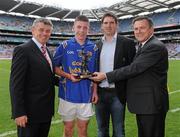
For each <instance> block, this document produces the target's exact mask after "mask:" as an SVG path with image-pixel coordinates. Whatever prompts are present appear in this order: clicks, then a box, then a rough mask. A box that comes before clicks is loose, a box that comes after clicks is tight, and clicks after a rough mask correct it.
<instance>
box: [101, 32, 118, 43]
mask: <svg viewBox="0 0 180 137" xmlns="http://www.w3.org/2000/svg"><path fill="white" fill-rule="evenodd" d="M116 39H117V32H116V33H115V34H114V36H113V39H112V40H116ZM102 41H103V42H104V41H106V37H105V36H103V37H102Z"/></svg>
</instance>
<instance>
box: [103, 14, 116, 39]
mask: <svg viewBox="0 0 180 137" xmlns="http://www.w3.org/2000/svg"><path fill="white" fill-rule="evenodd" d="M101 29H102V31H103V33H104V35H106V36H114V34H115V33H116V31H117V24H116V22H115V20H114V18H113V17H108V16H107V17H105V18H104V21H103V22H102V24H101Z"/></svg>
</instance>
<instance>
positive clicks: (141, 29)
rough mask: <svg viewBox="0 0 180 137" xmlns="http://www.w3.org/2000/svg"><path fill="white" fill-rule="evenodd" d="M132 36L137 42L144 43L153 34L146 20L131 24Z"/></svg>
mask: <svg viewBox="0 0 180 137" xmlns="http://www.w3.org/2000/svg"><path fill="white" fill-rule="evenodd" d="M133 30H134V36H135V38H136V39H137V40H138V41H139V42H141V43H142V42H145V41H146V40H147V39H148V38H149V37H150V36H151V35H152V34H153V32H154V29H153V27H150V25H149V23H148V21H147V20H145V19H144V20H139V21H136V22H135V23H134V24H133Z"/></svg>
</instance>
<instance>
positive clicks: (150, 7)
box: [0, 0, 180, 20]
mask: <svg viewBox="0 0 180 137" xmlns="http://www.w3.org/2000/svg"><path fill="white" fill-rule="evenodd" d="M119 1H120V2H118V3H116V4H113V5H109V6H108V7H102V8H97V9H82V10H73V9H67V8H61V7H57V6H48V5H44V4H38V3H34V2H26V1H22V0H1V4H0V10H2V11H5V12H6V13H11V12H13V13H14V12H15V13H21V14H25V15H28V16H32V15H35V16H40V17H52V18H58V19H61V20H64V19H74V18H75V17H76V16H78V15H80V14H83V15H86V16H87V17H88V18H90V19H96V20H100V19H101V17H102V15H103V14H104V13H105V12H113V13H114V14H115V15H117V17H118V18H123V17H127V16H136V15H138V14H142V13H153V12H155V11H157V10H159V9H165V10H166V9H167V10H169V9H173V8H180V0H124V1H122V0H119Z"/></svg>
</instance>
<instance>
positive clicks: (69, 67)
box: [54, 38, 98, 103]
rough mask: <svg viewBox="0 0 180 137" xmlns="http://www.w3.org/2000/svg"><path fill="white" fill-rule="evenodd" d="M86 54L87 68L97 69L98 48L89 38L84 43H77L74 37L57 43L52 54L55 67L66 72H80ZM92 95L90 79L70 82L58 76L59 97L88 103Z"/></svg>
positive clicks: (93, 70)
mask: <svg viewBox="0 0 180 137" xmlns="http://www.w3.org/2000/svg"><path fill="white" fill-rule="evenodd" d="M82 54H85V56H86V64H87V69H88V71H89V72H90V73H93V72H95V71H97V59H98V48H97V47H96V45H95V44H94V43H93V42H91V41H90V40H89V39H86V41H85V43H84V45H80V44H79V43H77V41H76V40H75V38H71V39H70V40H67V41H64V42H62V43H61V44H59V46H58V48H57V49H56V53H55V55H54V63H55V66H56V67H61V68H62V69H63V71H65V72H67V73H75V74H81V73H82V71H83V70H82V62H83V60H84V59H83V57H84V55H82ZM91 96H92V90H91V80H89V79H82V80H80V81H79V82H72V81H71V80H69V79H66V78H64V77H61V78H60V83H59V97H60V98H62V99H64V100H66V101H68V102H72V103H90V102H91Z"/></svg>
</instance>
